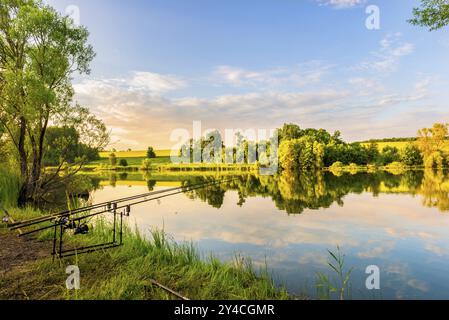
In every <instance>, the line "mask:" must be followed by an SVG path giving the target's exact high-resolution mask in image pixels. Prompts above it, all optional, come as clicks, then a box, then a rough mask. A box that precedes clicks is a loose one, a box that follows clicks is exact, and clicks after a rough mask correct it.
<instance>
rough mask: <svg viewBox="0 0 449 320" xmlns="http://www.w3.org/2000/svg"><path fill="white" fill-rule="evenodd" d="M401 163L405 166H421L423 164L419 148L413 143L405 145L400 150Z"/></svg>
mask: <svg viewBox="0 0 449 320" xmlns="http://www.w3.org/2000/svg"><path fill="white" fill-rule="evenodd" d="M401 161H402V162H403V163H404V164H405V165H407V166H422V165H423V162H424V160H423V156H422V154H421V152H420V151H419V148H418V147H417V146H416V145H415V144H413V143H409V144H407V146H406V147H405V149H404V150H402V152H401Z"/></svg>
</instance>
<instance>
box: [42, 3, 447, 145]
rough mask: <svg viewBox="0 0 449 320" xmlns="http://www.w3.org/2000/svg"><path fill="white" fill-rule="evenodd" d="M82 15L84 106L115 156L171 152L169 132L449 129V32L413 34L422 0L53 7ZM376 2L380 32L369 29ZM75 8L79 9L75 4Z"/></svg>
mask: <svg viewBox="0 0 449 320" xmlns="http://www.w3.org/2000/svg"><path fill="white" fill-rule="evenodd" d="M46 2H48V3H50V4H51V5H53V6H54V7H55V8H57V9H58V10H59V11H61V12H65V10H66V8H67V7H69V6H73V5H74V6H76V7H77V8H78V9H79V13H80V15H79V17H80V22H81V24H83V25H85V26H86V27H87V28H88V29H89V31H90V33H91V37H90V42H91V43H92V45H93V46H94V49H95V51H96V52H97V57H96V58H95V60H94V62H93V63H92V73H91V74H90V75H89V76H83V77H75V79H74V83H75V90H76V100H77V101H79V102H80V103H81V104H82V105H84V106H86V107H89V108H90V109H91V110H92V112H94V113H95V114H97V115H98V116H99V117H101V118H102V119H104V121H105V122H106V124H107V125H108V127H109V128H110V129H111V130H112V142H113V144H112V145H111V146H112V147H114V148H116V149H128V148H131V149H133V150H138V149H145V148H146V147H147V146H148V145H153V146H155V147H156V148H158V149H160V148H164V149H165V148H171V147H172V145H173V144H174V142H171V141H170V133H171V132H172V131H173V130H174V129H177V128H185V129H189V130H191V128H192V122H193V121H202V125H203V128H204V129H207V128H218V129H224V128H229V129H238V128H240V129H249V128H253V129H271V128H276V127H279V126H281V125H282V124H283V123H285V122H294V123H297V124H299V125H300V126H301V127H316V128H324V129H327V130H330V131H334V130H340V131H341V132H342V135H343V138H345V139H347V140H349V141H357V140H366V139H370V138H384V137H394V136H414V135H415V134H416V132H417V130H418V129H419V128H421V127H428V126H431V125H432V124H433V123H434V122H437V121H438V122H449V108H448V101H449V90H448V89H447V88H448V84H449V81H448V80H449V59H448V55H449V33H448V29H443V30H440V31H435V32H432V33H429V32H428V31H427V30H426V29H424V28H421V27H415V26H411V25H409V24H408V23H407V19H409V18H411V15H412V8H413V7H414V6H416V5H418V3H419V1H417V0H406V1H405V0H379V1H374V0H373V1H371V0H368V1H363V0H258V1H255V0H247V1H242V0H178V1H174V0H156V1H155V0H150V1H149V0H128V1H120V0H78V1H77V0H47V1H46ZM368 5H377V6H378V7H379V9H380V18H381V20H380V27H381V28H380V30H368V29H367V28H366V27H365V20H366V19H367V17H368V14H367V13H366V12H365V10H366V7H367V6H368ZM69 8H73V7H69Z"/></svg>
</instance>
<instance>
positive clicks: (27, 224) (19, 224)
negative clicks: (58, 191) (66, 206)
mask: <svg viewBox="0 0 449 320" xmlns="http://www.w3.org/2000/svg"><path fill="white" fill-rule="evenodd" d="M231 181H232V180H231ZM222 182H226V181H222ZM213 183H217V181H215V182H208V183H204V182H203V183H197V184H193V185H189V186H181V187H174V188H170V189H165V190H159V191H153V192H149V193H144V194H141V195H135V196H130V197H126V198H121V199H116V200H113V201H107V202H102V203H97V204H95V205H92V206H88V207H83V208H78V209H74V210H66V211H62V212H59V213H57V214H53V215H47V216H43V217H38V218H34V219H30V220H26V221H21V222H16V223H12V224H10V230H16V229H19V228H26V227H30V226H32V225H36V224H40V223H43V222H47V221H51V220H53V219H56V218H60V217H64V216H67V215H69V216H71V215H75V214H77V213H81V212H85V211H88V210H96V209H99V208H101V207H105V206H108V207H109V206H110V205H111V204H112V203H122V202H127V201H132V200H136V199H140V198H145V197H149V196H154V195H158V194H162V193H166V192H171V191H175V190H179V189H182V188H190V187H196V186H207V185H209V184H213Z"/></svg>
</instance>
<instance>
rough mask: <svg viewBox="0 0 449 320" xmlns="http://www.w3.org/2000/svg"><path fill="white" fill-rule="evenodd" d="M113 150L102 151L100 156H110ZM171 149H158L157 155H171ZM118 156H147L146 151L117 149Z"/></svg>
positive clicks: (116, 154)
mask: <svg viewBox="0 0 449 320" xmlns="http://www.w3.org/2000/svg"><path fill="white" fill-rule="evenodd" d="M111 153H112V152H111V151H105V152H100V157H102V158H109V155H110V154H111ZM170 153H171V150H156V156H157V157H170ZM114 154H115V156H116V157H117V158H146V157H147V152H146V151H117V152H114Z"/></svg>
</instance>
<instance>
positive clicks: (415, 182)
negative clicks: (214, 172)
mask: <svg viewBox="0 0 449 320" xmlns="http://www.w3.org/2000/svg"><path fill="white" fill-rule="evenodd" d="M234 178H235V179H234V180H232V181H231V182H226V183H222V184H217V185H213V186H209V187H206V188H203V189H197V190H193V191H189V192H188V193H187V195H188V197H189V198H191V199H200V200H202V201H204V202H207V203H208V204H210V205H211V206H213V207H214V208H220V207H221V206H222V205H223V201H224V197H225V193H226V191H236V192H237V194H238V202H237V205H238V206H244V204H245V202H246V200H247V199H248V198H251V197H256V196H262V197H269V198H271V199H272V200H273V202H274V203H275V205H276V207H277V208H278V209H280V210H283V211H286V212H287V213H288V214H301V213H303V212H304V210H306V209H312V210H317V209H321V208H329V207H330V206H331V205H333V204H337V205H340V206H343V205H344V197H345V196H346V195H348V194H362V193H371V194H372V195H373V196H374V197H377V196H379V194H411V195H419V196H422V199H423V200H422V201H423V205H424V206H426V207H436V208H438V209H439V210H440V211H442V212H446V211H449V178H448V175H447V173H445V172H443V171H441V170H440V171H432V170H426V171H404V172H402V173H398V172H386V171H379V172H375V173H361V172H359V173H354V172H352V173H345V172H344V173H341V172H339V173H338V174H337V175H335V174H333V173H331V172H321V171H319V172H283V173H282V174H279V175H277V176H258V175H241V176H236V177H234ZM223 179H229V178H223ZM218 180H219V178H211V177H208V178H204V177H196V178H193V179H190V180H187V181H184V182H183V184H184V185H185V186H187V185H190V184H196V183H207V182H213V181H216V182H218Z"/></svg>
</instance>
